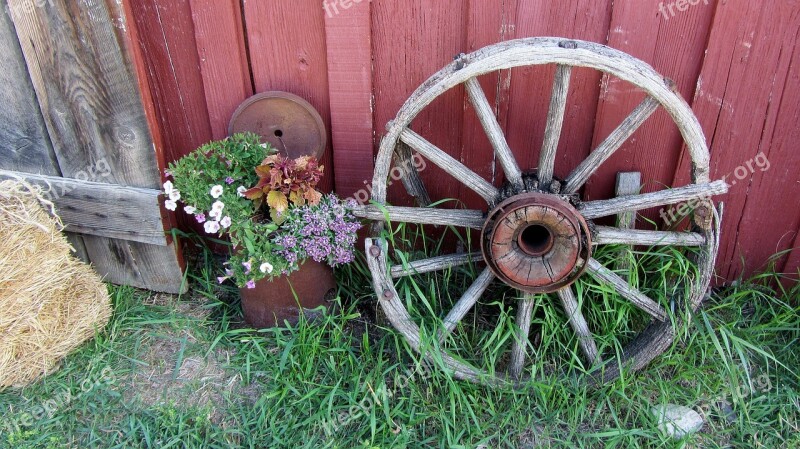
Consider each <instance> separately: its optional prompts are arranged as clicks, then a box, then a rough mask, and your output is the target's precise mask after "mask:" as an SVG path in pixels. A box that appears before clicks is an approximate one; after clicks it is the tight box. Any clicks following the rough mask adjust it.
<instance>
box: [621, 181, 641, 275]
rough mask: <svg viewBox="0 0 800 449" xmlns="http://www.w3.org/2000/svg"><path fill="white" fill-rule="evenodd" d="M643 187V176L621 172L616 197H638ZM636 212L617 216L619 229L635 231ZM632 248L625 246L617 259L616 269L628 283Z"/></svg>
mask: <svg viewBox="0 0 800 449" xmlns="http://www.w3.org/2000/svg"><path fill="white" fill-rule="evenodd" d="M641 187H642V174H641V173H639V172H620V173H617V181H616V185H615V187H614V196H615V197H620V196H626V195H636V194H638V193H639V191H640V190H641ZM636 215H637V213H636V211H629V212H623V213H621V214H618V215H617V227H618V228H620V229H634V228H635V227H636ZM632 249H633V247H632V246H625V247H624V248H623V249H622V251H621V252H620V255H619V259H617V263H616V268H617V269H618V270H622V271H623V274H622V275H621V276H622V278H623V279H625V280H626V281H627V280H628V278H629V277H630V275H629V273H628V270H630V267H631V264H630V256H631V251H632Z"/></svg>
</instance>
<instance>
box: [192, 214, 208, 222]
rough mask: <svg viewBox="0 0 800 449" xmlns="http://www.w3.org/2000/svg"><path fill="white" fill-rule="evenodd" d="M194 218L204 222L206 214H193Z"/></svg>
mask: <svg viewBox="0 0 800 449" xmlns="http://www.w3.org/2000/svg"><path fill="white" fill-rule="evenodd" d="M194 219H195V220H197V222H198V223H205V222H206V214H197V215H195V216H194Z"/></svg>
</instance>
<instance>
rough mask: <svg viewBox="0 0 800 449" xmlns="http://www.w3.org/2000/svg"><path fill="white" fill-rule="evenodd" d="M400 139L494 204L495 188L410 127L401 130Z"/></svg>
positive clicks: (454, 179)
mask: <svg viewBox="0 0 800 449" xmlns="http://www.w3.org/2000/svg"><path fill="white" fill-rule="evenodd" d="M400 140H401V141H402V142H403V143H405V144H406V145H408V146H410V147H411V148H413V149H415V150H417V151H418V152H419V153H420V154H421V155H423V156H425V158H426V159H428V160H429V161H431V162H432V163H434V164H436V165H437V166H438V167H439V168H441V169H442V170H444V171H445V172H447V173H448V174H450V175H451V177H452V179H453V181H455V182H458V183H461V184H463V185H464V186H466V187H468V188H469V189H470V190H472V191H474V192H475V193H477V194H478V195H479V196H480V197H481V198H483V200H484V201H485V202H486V203H488V204H494V202H495V200H496V199H497V195H498V191H497V188H495V187H494V186H493V185H491V184H490V183H489V182H488V181H486V180H485V179H483V178H482V177H480V176H479V175H478V174H477V173H475V172H473V171H472V170H470V169H469V168H467V167H466V166H464V164H462V163H461V162H459V161H457V160H455V159H453V157H452V156H450V155H449V154H447V153H445V152H444V151H442V150H441V149H440V148H438V147H436V146H435V145H433V144H432V143H430V142H428V141H427V140H425V139H424V138H423V137H422V136H420V135H419V134H417V133H415V132H414V131H411V130H410V129H407V130H405V131H403V134H401V135H400Z"/></svg>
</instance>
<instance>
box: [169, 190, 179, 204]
mask: <svg viewBox="0 0 800 449" xmlns="http://www.w3.org/2000/svg"><path fill="white" fill-rule="evenodd" d="M169 199H171V200H172V201H178V200H179V199H181V192H179V191H178V190H177V189H173V190H172V192H169Z"/></svg>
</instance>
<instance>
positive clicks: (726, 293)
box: [0, 229, 800, 448]
mask: <svg viewBox="0 0 800 449" xmlns="http://www.w3.org/2000/svg"><path fill="white" fill-rule="evenodd" d="M394 238H395V239H397V240H413V239H414V238H419V235H418V234H414V233H409V231H407V230H404V229H398V230H396V232H395V235H394ZM454 238H455V239H458V238H462V239H463V240H464V243H465V245H466V246H469V243H470V242H469V241H468V239H466V238H464V237H454ZM396 243H402V242H396ZM437 245H438V242H430V241H421V242H419V244H418V245H417V246H416V248H420V251H421V252H424V253H429V254H435V253H437V252H439V251H440V250H441V249H440V248H439V247H438V246H437ZM402 246H403V245H402V244H401V245H398V247H402ZM406 246H407V245H406ZM613 251H615V250H614V249H610V250H609V252H608V253H606V254H604V253H600V254H599V256H598V257H608V258H612V257H615V254H617V253H615V252H613ZM398 256H399V255H398ZM408 256H409V257H410V256H413V257H418V255H417V254H411V252H410V251H409V254H408ZM640 256H642V258H643V259H644V260H643V261H641V262H640V264H639V266H638V267H637V269H636V270H634V272H633V273H632V276H633V278H634V281H635V282H637V283H638V284H639V285H640V287H641V288H642V289H644V290H645V291H646V292H647V293H648V294H650V295H652V296H654V297H658V298H661V299H665V298H669V297H671V296H676V297H679V296H680V294H681V293H682V290H681V288H683V287H681V286H680V284H679V283H675V282H672V280H673V279H675V277H676V276H681V275H689V276H690V275H692V269H693V268H692V267H691V265H690V264H686V263H684V261H685V260H686V259H685V257H684V256H683V255H681V254H674V253H670V252H669V250H661V251H655V250H654V251H649V252H646V253H642V254H640ZM217 269H218V267H217V264H216V262H215V260H214V258H213V257H212V256H211V255H209V254H208V253H205V252H200V253H199V257H198V261H197V263H196V266H195V268H194V269H193V270H192V271H191V272H190V276H189V282H190V286H191V291H190V293H189V294H187V295H184V296H182V297H180V298H177V297H171V296H168V295H158V294H154V293H150V292H145V291H139V290H135V289H132V288H127V287H109V289H110V292H111V295H112V298H113V302H114V311H115V312H114V316H113V318H112V321H111V323H110V325H109V326H108V328H107V329H106V330H105V331H104V332H102V333H101V334H99V335H98V336H97V338H95V339H94V340H93V341H91V342H88V343H86V344H85V345H83V346H82V347H81V348H80V349H79V350H77V351H76V352H75V353H74V354H73V355H71V356H70V357H68V358H67V359H66V360H65V361H64V363H63V365H62V367H61V369H60V370H59V371H58V372H57V373H55V374H53V375H51V376H49V377H47V378H45V379H43V380H42V381H40V382H37V383H35V384H34V385H31V386H29V387H26V388H23V389H19V390H6V391H4V392H2V393H0V409H1V410H3V415H2V417H1V418H0V447H4V448H5V447H8V448H93V447H102V448H122V447H131V448H140V447H146V448H167V447H174V448H183V447H188V448H205V447H208V448H217V447H218V448H228V447H245V448H251V447H252V448H256V447H259V448H260V447H276V448H277V447H286V448H296V447H300V448H304V447H307V448H317V447H331V448H336V447H340V448H351V447H356V448H372V447H378V448H394V447H432V448H438V447H454V448H457V447H465V448H473V447H486V448H495V447H509V448H515V447H525V448H534V447H543V448H547V447H558V448H561V447H563V448H573V447H586V448H614V447H618V448H695V447H697V448H699V447H703V448H728V447H732V448H740V447H741V448H744V447H747V448H758V447H764V448H783V447H786V448H794V447H800V437H798V436H797V435H798V430H800V429H798V426H800V394H799V393H798V390H799V389H800V382H798V380H800V379H798V373H799V372H800V355H798V351H797V349H796V348H797V345H798V339H799V338H800V318H799V316H800V313H799V312H800V304H798V303H800V301H798V299H800V285H794V286H792V287H781V286H780V283H778V282H776V281H777V280H778V279H777V275H776V274H774V273H773V272H771V271H767V272H766V273H765V274H763V275H760V276H756V277H755V278H753V279H750V280H746V281H742V282H739V283H737V284H736V285H735V286H732V287H728V288H725V289H722V290H719V291H717V292H716V293H715V295H714V296H713V297H712V298H711V299H710V300H709V301H708V302H707V303H706V304H705V307H704V308H703V309H702V310H701V311H699V312H698V313H697V314H695V315H694V317H693V318H692V319H691V320H690V321H689V322H688V324H687V325H686V326H685V328H683V329H682V330H681V334H680V335H681V337H680V338H679V339H678V341H677V342H676V343H675V344H674V345H673V348H671V349H670V350H669V351H668V352H667V353H665V354H664V355H662V356H660V357H658V358H657V359H656V360H655V361H654V362H653V363H652V364H650V365H649V366H648V368H647V369H645V370H644V371H643V372H640V373H637V374H626V375H624V376H623V377H622V378H621V379H620V380H618V381H617V382H615V383H613V384H611V385H608V386H603V387H599V388H589V387H586V386H585V384H584V383H582V382H581V381H580V377H575V376H568V377H567V378H566V379H567V380H566V381H565V380H564V379H563V378H560V377H558V376H560V375H561V374H562V373H564V372H566V373H568V374H569V373H571V374H575V373H580V372H582V371H583V370H584V369H586V367H584V366H583V365H582V363H581V361H580V358H579V357H576V356H574V354H577V352H576V351H577V344H576V341H575V338H574V337H573V336H572V334H571V332H569V328H568V327H566V326H564V324H563V323H565V321H563V320H564V317H563V316H562V314H561V312H560V310H559V308H558V307H549V306H547V304H548V303H547V302H546V300H547V298H545V297H542V298H540V304H541V305H540V306H537V311H536V312H535V313H536V315H535V317H536V318H535V323H534V325H535V327H536V328H537V329H539V331H538V332H539V333H540V335H541V337H540V339H539V340H540V341H539V342H537V346H536V347H535V348H532V349H531V350H532V351H535V354H536V359H537V361H536V362H535V363H534V364H532V366H531V368H530V369H531V371H530V372H531V373H533V374H534V377H533V380H531V381H530V382H529V383H528V384H527V385H526V386H525V387H524V388H517V389H514V388H486V387H481V386H478V385H473V384H469V383H465V382H461V381H456V380H454V379H452V378H451V377H450V376H449V375H447V374H446V373H444V372H442V371H441V370H439V369H437V368H435V367H434V368H433V369H429V368H428V366H427V364H426V363H425V362H423V361H422V360H420V358H419V357H418V356H417V355H416V354H414V353H413V352H411V350H410V349H409V348H408V347H407V346H406V344H405V343H404V341H403V340H402V338H401V337H400V336H399V335H398V334H397V333H396V332H395V331H394V330H393V329H391V328H390V327H386V326H385V325H381V324H376V322H377V323H382V320H380V319H378V320H375V319H374V317H373V316H372V315H373V312H374V303H373V300H372V298H373V293H372V291H371V286H370V280H369V275H368V272H367V270H366V268H365V266H364V264H363V263H362V262H359V263H356V264H353V265H351V266H349V267H346V268H345V269H343V270H340V271H339V272H338V276H339V280H340V292H339V293H340V295H339V296H340V297H339V299H338V300H337V302H338V304H339V306H340V308H339V309H338V310H337V311H336V312H335V313H331V314H329V315H327V316H325V317H324V318H323V319H321V320H319V321H316V322H314V323H311V324H305V323H302V322H301V323H300V324H298V325H297V326H295V327H292V328H285V329H275V330H263V331H254V330H250V329H246V328H244V327H243V326H242V324H241V323H240V311H239V306H238V304H237V300H236V293H235V291H234V290H232V289H231V288H229V287H227V286H222V287H220V286H217V285H215V281H214V279H215V275H216V270H217ZM474 275H475V270H474V269H473V268H466V269H458V270H451V271H447V272H441V273H436V274H432V275H428V276H416V277H414V278H412V279H411V280H404V281H401V282H400V283H399V284H398V291H399V292H400V294H401V296H403V298H404V300H405V301H406V302H407V304H408V305H409V307H410V308H412V310H413V311H414V313H417V314H418V316H426V317H427V318H428V319H427V320H426V321H424V322H425V323H428V322H433V323H434V324H431V325H429V326H428V327H427V328H426V330H427V331H428V332H431V333H432V332H434V331H435V329H436V327H435V326H436V325H435V320H431V318H434V317H435V316H440V317H441V313H442V311H444V310H447V308H448V307H449V305H450V304H451V303H452V302H453V301H454V300H457V298H458V296H459V295H460V293H461V292H463V289H464V288H465V287H466V286H467V285H468V284H469V282H470V280H471V279H472V277H474ZM578 290H579V291H580V292H581V293H580V296H581V298H583V301H584V307H586V308H587V312H586V313H587V318H589V321H590V323H598V324H596V326H599V327H602V328H613V329H616V331H617V332H616V333H615V334H614V335H618V336H619V338H620V340H621V341H623V342H624V340H625V339H626V338H629V334H631V333H633V332H634V331H635V328H636V326H638V325H639V324H641V323H639V321H640V319H641V318H640V317H639V315H638V314H639V312H638V311H636V310H633V309H629V308H626V307H625V305H624V304H620V301H619V300H618V298H616V297H615V296H614V295H612V294H611V292H609V291H608V290H607V289H605V288H604V287H603V286H602V285H598V284H595V283H592V282H591V281H582V282H581V283H580V285H579V287H578ZM509 295H511V293H510V292H508V291H506V290H504V289H501V288H497V289H494V290H493V292H492V294H490V295H487V298H485V299H484V300H482V302H481V303H480V304H479V305H478V307H477V308H476V310H477V311H478V313H471V314H470V315H468V317H467V318H466V319H465V325H464V326H461V327H460V328H459V329H458V330H457V332H455V333H454V334H453V336H451V337H450V338H449V339H448V340H446V341H445V343H444V347H445V348H447V349H448V350H452V351H454V352H456V353H458V354H459V355H461V356H463V357H464V358H467V359H471V360H475V361H477V363H484V362H485V361H486V360H489V361H490V362H492V363H494V364H497V365H500V366H502V364H503V363H504V362H503V360H504V357H505V356H506V355H505V352H504V351H505V350H504V349H502V346H503V345H500V344H499V343H500V342H503V341H505V343H506V344H505V347H506V348H507V346H508V342H509V340H508V338H509V337H508V334H509V332H511V330H512V323H513V317H514V304H513V301H504V300H503V298H504V297H506V296H509ZM511 299H513V298H511ZM421 322H423V321H421ZM498 322H500V323H501V324H500V325H499V326H496V324H497V323H498ZM495 328H499V329H500V330H499V331H495ZM598 343H599V344H600V345H601V346H602V347H604V348H605V349H606V352H607V353H609V354H612V357H613V353H614V348H615V346H616V345H618V344H619V343H618V341H616V340H615V339H614V338H610V337H605V338H602V339H601V341H599V342H598ZM492 363H487V366H489V365H492ZM660 403H675V404H681V405H686V406H689V407H691V408H693V409H695V410H697V411H699V412H701V413H702V414H704V415H705V416H706V424H705V426H704V427H703V429H702V430H701V431H700V432H699V433H697V434H695V435H692V436H690V437H688V438H687V439H685V440H683V441H674V440H671V439H669V438H668V437H666V436H664V435H661V434H660V433H659V431H658V430H657V429H656V428H655V425H654V422H653V418H652V417H651V415H650V412H649V409H650V407H651V406H653V405H655V404H660Z"/></svg>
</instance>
